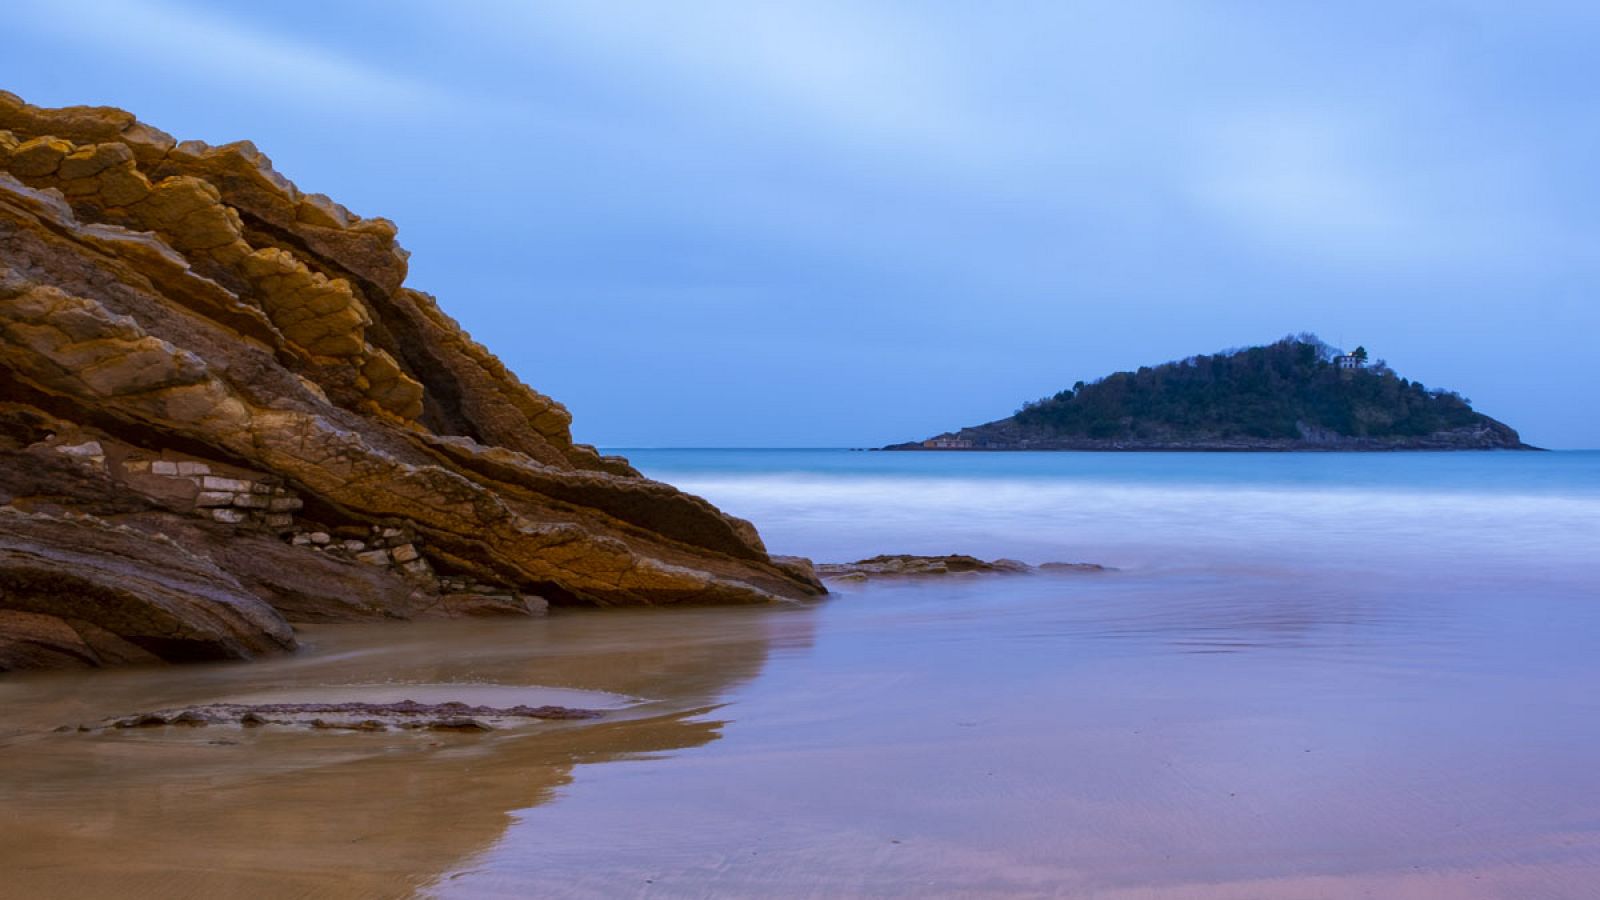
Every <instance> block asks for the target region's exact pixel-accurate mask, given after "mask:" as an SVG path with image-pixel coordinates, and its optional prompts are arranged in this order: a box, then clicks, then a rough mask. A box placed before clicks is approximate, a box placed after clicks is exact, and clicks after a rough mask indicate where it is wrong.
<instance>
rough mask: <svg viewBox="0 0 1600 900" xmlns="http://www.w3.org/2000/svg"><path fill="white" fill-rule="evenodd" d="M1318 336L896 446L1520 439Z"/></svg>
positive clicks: (1116, 379)
mask: <svg viewBox="0 0 1600 900" xmlns="http://www.w3.org/2000/svg"><path fill="white" fill-rule="evenodd" d="M1340 357H1341V354H1340V353H1339V352H1338V351H1336V350H1335V349H1333V348H1332V347H1329V346H1328V345H1327V344H1324V343H1323V342H1322V341H1320V340H1318V339H1317V338H1316V337H1315V336H1313V335H1308V334H1302V335H1297V336H1291V337H1286V338H1284V339H1283V340H1280V341H1278V342H1276V343H1274V344H1269V345H1267V346H1264V347H1250V348H1247V349H1243V350H1230V351H1226V352H1223V353H1216V354H1211V355H1207V356H1191V357H1189V358H1188V359H1184V360H1179V361H1177V362H1169V363H1165V364H1163V365H1159V366H1153V367H1151V366H1145V367H1142V368H1140V369H1139V370H1138V371H1137V372H1117V373H1116V374H1113V375H1108V376H1106V377H1105V378H1102V379H1100V380H1098V381H1095V382H1093V383H1090V384H1085V383H1083V382H1078V383H1077V384H1075V385H1073V386H1072V387H1071V388H1069V389H1067V390H1064V391H1061V392H1060V393H1057V394H1055V395H1053V396H1050V397H1045V398H1043V399H1041V400H1036V401H1033V402H1030V403H1026V404H1024V405H1023V407H1022V409H1020V410H1018V411H1017V413H1016V414H1015V415H1013V416H1012V417H1010V418H1008V419H1001V420H999V421H997V422H990V423H989V424H987V425H979V426H976V427H973V428H964V429H962V430H960V431H959V432H955V433H947V434H945V435H940V436H939V437H938V438H931V439H929V440H928V441H923V442H919V443H915V444H899V445H896V446H895V447H893V448H891V449H973V450H985V449H992V450H1013V449H1045V450H1048V449H1134V450H1137V449H1219V450H1220V449H1455V448H1461V449H1468V448H1473V449H1475V448H1520V447H1523V446H1524V445H1523V444H1522V442H1521V440H1520V439H1519V438H1518V436H1517V433H1516V432H1515V431H1514V430H1512V429H1511V428H1510V427H1509V426H1507V425H1505V424H1503V423H1501V422H1497V421H1495V420H1494V419H1491V418H1489V417H1488V416H1485V415H1483V414H1481V413H1478V412H1475V411H1473V409H1472V406H1471V405H1470V403H1469V402H1468V401H1467V400H1466V399H1465V398H1463V397H1461V396H1460V395H1459V394H1456V393H1454V392H1452V391H1445V390H1439V389H1429V388H1427V387H1424V386H1423V385H1422V384H1421V383H1420V382H1415V381H1410V380H1408V379H1405V378H1402V377H1401V376H1399V375H1398V374H1396V373H1395V372H1394V371H1393V370H1391V369H1390V368H1389V367H1388V366H1387V365H1385V364H1384V363H1383V362H1382V361H1377V362H1373V363H1369V362H1368V360H1367V353H1366V351H1365V350H1364V349H1361V348H1358V349H1357V350H1356V351H1355V352H1354V353H1352V354H1350V355H1349V356H1348V357H1345V358H1343V359H1341V358H1340Z"/></svg>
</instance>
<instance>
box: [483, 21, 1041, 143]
mask: <svg viewBox="0 0 1600 900" xmlns="http://www.w3.org/2000/svg"><path fill="white" fill-rule="evenodd" d="M492 17H493V19H494V20H498V21H500V22H501V23H504V22H506V21H516V22H519V23H520V24H521V25H522V26H523V29H524V32H525V34H526V36H527V37H528V39H529V40H533V41H541V42H547V43H549V44H550V45H553V46H559V47H561V48H562V49H564V50H568V51H570V50H573V49H576V50H578V51H579V52H580V53H582V54H584V55H586V56H588V57H589V60H590V62H591V64H595V63H598V64H599V65H600V66H602V67H604V68H606V69H608V70H609V71H611V72H612V73H614V74H615V77H617V78H618V79H619V80H623V81H629V82H632V84H631V87H633V88H634V89H636V90H638V91H640V92H650V91H657V92H661V93H662V94H664V95H665V96H666V97H667V98H668V102H669V103H670V104H672V105H673V107H674V110H675V112H677V113H678V114H679V115H680V116H683V115H685V114H693V113H696V112H698V113H700V114H703V115H705V116H706V117H707V118H711V119H715V120H721V122H722V123H723V124H727V123H729V122H743V123H745V124H750V123H759V124H760V125H761V126H763V127H768V126H774V125H776V126H779V128H780V129H781V130H782V131H783V132H785V133H786V134H787V135H788V137H789V138H790V139H791V140H793V139H796V138H799V139H800V140H803V141H815V142H821V143H823V144H831V145H834V147H835V148H836V149H843V150H847V151H852V152H861V151H866V152H869V153H883V154H890V155H897V156H898V157H899V158H900V159H901V160H902V161H904V162H905V163H906V164H910V165H915V164H917V163H919V162H923V161H927V162H933V163H936V164H941V165H944V166H947V167H951V166H954V167H983V166H988V165H991V164H993V163H994V162H995V161H996V159H997V158H1000V159H1004V158H1006V157H1008V156H1010V155H1012V154H1015V153H1016V152H1018V151H1020V150H1022V149H1023V148H1024V147H1025V146H1026V142H1025V141H1023V140H1021V139H1020V137H1019V135H1018V134H1017V132H1018V131H1019V130H1020V129H1019V128H1018V127H1017V124H1018V123H1015V122H1013V123H1010V124H1009V125H1007V124H1006V123H1004V122H1003V121H1001V120H999V119H997V118H996V117H995V116H994V115H993V114H992V113H991V111H990V109H989V108H988V104H986V103H985V102H984V98H983V97H982V96H981V95H980V92H979V91H978V90H977V86H976V85H975V84H974V83H972V81H971V75H972V74H973V71H974V70H973V69H972V68H971V67H970V66H967V65H964V64H963V63H964V61H963V60H962V59H960V58H959V57H958V56H953V55H952V54H951V53H950V49H951V47H950V42H951V37H952V36H951V35H950V34H948V33H946V32H943V31H941V29H939V28H938V27H936V24H935V23H932V22H930V21H929V20H930V19H931V18H932V17H931V16H927V15H921V14H918V13H917V11H916V10H915V9H898V10H897V9H894V8H892V7H889V6H883V5H875V6H868V5H865V4H836V3H828V2H817V3H807V4H787V3H768V2H730V0H707V2H697V3H678V4H636V5H630V6H627V7H625V8H624V7H618V6H615V5H609V4H603V3H588V2H548V3H539V4H522V3H514V4H509V5H502V6H500V7H496V8H495V12H494V13H493V16H492Z"/></svg>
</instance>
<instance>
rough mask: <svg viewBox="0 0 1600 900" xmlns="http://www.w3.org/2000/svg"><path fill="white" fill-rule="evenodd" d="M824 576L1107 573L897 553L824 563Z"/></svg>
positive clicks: (1087, 567) (1079, 566)
mask: <svg viewBox="0 0 1600 900" xmlns="http://www.w3.org/2000/svg"><path fill="white" fill-rule="evenodd" d="M816 570H817V574H818V575H821V576H822V577H823V578H835V579H839V580H847V581H864V580H866V579H868V578H909V577H921V576H931V575H955V574H963V573H969V572H978V573H990V574H1001V575H1024V574H1028V573H1030V572H1036V571H1044V572H1065V571H1073V572H1103V571H1106V568H1105V567H1104V566H1099V565H1095V564H1094V563H1058V562H1049V563H1045V564H1043V565H1041V566H1039V567H1038V568H1035V567H1033V566H1030V565H1028V564H1027V563H1025V562H1021V561H1020V560H1015V559H996V560H993V561H989V562H985V561H984V560H981V559H978V558H977V557H975V556H966V555H962V554H953V555H950V556H913V555H909V554H895V555H885V556H874V557H872V558H871V559H863V560H857V561H856V562H852V563H821V564H819V565H818V566H817V567H816Z"/></svg>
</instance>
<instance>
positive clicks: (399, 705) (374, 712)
mask: <svg viewBox="0 0 1600 900" xmlns="http://www.w3.org/2000/svg"><path fill="white" fill-rule="evenodd" d="M601 715H602V713H601V712H600V711H599V710H593V709H576V708H573V707H569V706H527V705H517V706H503V707H502V706H484V705H479V704H472V703H463V702H461V701H458V700H452V701H449V702H445V703H418V702H417V701H415V700H401V701H399V702H396V703H365V702H354V701H353V702H348V703H254V704H245V703H218V704H210V705H204V706H194V707H189V708H186V709H181V710H162V711H159V712H151V713H144V714H141V715H138V716H130V717H126V718H122V719H117V720H113V721H112V722H111V723H110V726H109V727H113V728H152V727H157V726H162V725H189V726H200V725H207V724H210V723H213V722H238V723H239V725H241V726H242V727H245V728H256V727H260V726H263V725H283V726H290V727H300V728H312V729H317V730H321V731H387V730H389V729H390V728H401V729H412V730H416V729H429V730H433V731H493V730H495V728H496V727H497V725H496V724H495V723H498V725H501V726H504V725H507V724H515V723H516V721H517V720H524V721H532V720H552V721H553V720H582V719H596V718H599V717H600V716H601ZM486 720H488V721H486ZM102 727H106V726H102ZM58 730H59V729H58ZM80 730H84V731H87V730H89V729H88V728H87V727H81V728H80Z"/></svg>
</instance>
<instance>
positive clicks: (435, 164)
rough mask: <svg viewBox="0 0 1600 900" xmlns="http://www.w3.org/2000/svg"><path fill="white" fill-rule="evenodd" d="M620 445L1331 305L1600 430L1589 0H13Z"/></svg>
mask: <svg viewBox="0 0 1600 900" xmlns="http://www.w3.org/2000/svg"><path fill="white" fill-rule="evenodd" d="M5 19H6V26H7V30H8V32H9V34H8V38H7V41H6V53H5V54H4V55H0V88H4V89H7V90H10V91H12V92H14V93H17V94H19V95H21V96H22V97H23V98H24V99H26V100H28V101H29V102H32V103H36V104H40V105H49V106H56V105H67V104H80V103H82V104H108V105H114V106H120V107H123V108H126V109H128V110H130V111H132V112H134V113H135V114H137V115H138V116H139V117H140V118H141V119H143V120H144V121H146V122H149V123H151V124H153V125H155V126H157V127H159V128H162V129H164V130H166V131H168V132H170V133H172V134H173V135H175V136H176V137H178V138H179V139H189V138H198V139H201V140H205V141H208V142H211V143H224V142H227V141H232V140H239V139H249V140H251V141H254V142H255V143H256V144H257V146H259V147H260V148H261V149H262V150H263V151H265V152H266V153H267V154H268V155H269V156H270V157H271V158H272V159H273V161H274V165H275V166H276V168H277V169H278V170H279V171H280V172H282V173H283V174H285V175H287V176H288V177H289V178H290V179H292V180H294V181H295V182H296V183H297V184H298V185H299V186H300V187H301V188H302V189H304V190H307V191H317V192H322V193H326V194H329V195H331V196H332V197H334V199H336V200H338V201H340V202H342V203H344V204H345V205H346V206H348V207H350V208H351V209H352V210H353V211H355V212H357V213H359V214H362V215H367V216H375V215H381V216H386V217H388V218H390V219H393V220H394V221H395V222H396V223H397V224H398V225H399V226H400V240H401V243H402V244H403V245H405V247H406V248H407V249H409V250H410V251H411V252H412V256H411V275H410V278H409V282H408V283H409V284H410V285H411V286H413V287H416V288H419V289H421V290H425V291H428V292H430V293H433V294H435V295H437V296H438V297H439V299H440V302H441V304H442V306H443V307H444V308H445V309H446V310H447V311H448V312H450V313H451V314H452V315H453V316H455V317H456V318H457V319H458V320H459V321H460V322H461V323H462V324H463V325H464V326H465V327H466V328H467V329H468V330H469V331H471V332H472V334H473V335H474V336H475V337H476V338H477V339H479V340H480V341H482V342H483V343H484V344H486V345H488V346H489V347H490V349H492V350H494V351H495V352H496V353H498V354H499V355H500V356H501V357H502V358H503V359H504V360H505V361H506V362H507V363H508V364H509V365H510V366H511V367H512V368H513V369H514V370H515V371H516V372H517V373H519V374H520V375H521V376H522V378H523V379H524V380H525V381H526V382H528V383H529V384H530V385H532V386H534V387H535V388H537V389H538V390H540V391H542V392H544V393H547V394H549V395H551V396H553V397H555V398H557V399H558V400H561V401H562V402H563V403H565V404H566V405H567V406H568V408H570V409H571V410H572V412H573V415H574V418H575V421H574V424H573V432H574V436H575V437H576V438H577V439H578V440H581V441H585V442H589V443H596V444H599V445H602V446H607V447H709V446H729V447H732V446H782V447H805V446H848V447H861V446H876V445H881V444H885V443H889V442H894V441H902V440H909V439H920V438H922V437H926V436H928V435H931V434H934V433H938V432H942V431H945V430H949V429H954V428H957V427H960V426H964V425H973V424H978V423H981V422H985V421H989V420H992V419H997V418H1002V417H1004V416H1007V415H1010V414H1011V413H1012V412H1013V411H1015V410H1016V409H1017V408H1018V407H1019V406H1020V405H1021V404H1022V402H1023V401H1025V400H1029V399H1033V398H1037V397H1041V396H1045V395H1048V394H1052V393H1054V392H1056V391H1058V390H1060V389H1062V388H1064V387H1067V386H1069V385H1071V384H1072V383H1073V382H1075V381H1078V380H1080V379H1081V380H1092V379H1094V378H1096V377H1099V376H1103V375H1105V374H1108V373H1110V372H1113V371H1116V370H1119V369H1128V368H1136V367H1138V366H1140V365H1145V364H1155V363H1159V362H1163V361H1166V360H1170V359H1177V358H1182V357H1185V356H1189V355H1192V354H1196V353H1207V352H1215V351H1218V350H1221V349H1224V348H1228V347H1237V346H1247V345H1251V344H1260V343H1266V342H1269V341H1272V340H1274V339H1277V338H1279V337H1282V336H1283V335H1285V334H1289V333H1298V332H1303V331H1309V332H1314V333H1316V334H1318V335H1320V336H1321V337H1322V338H1323V339H1324V340H1326V341H1328V342H1330V343H1332V344H1334V345H1336V346H1343V347H1345V348H1347V349H1349V348H1353V347H1355V346H1356V345H1357V344H1361V345H1364V346H1366V347H1367V348H1368V350H1369V351H1371V353H1372V354H1373V356H1374V357H1377V358H1382V359H1385V360H1387V361H1388V362H1389V364H1390V365H1391V366H1393V367H1394V368H1395V369H1396V370H1398V371H1399V372H1400V373H1401V374H1402V375H1405V376H1407V377H1410V378H1412V379H1414V380H1418V381H1421V382H1423V383H1425V384H1427V385H1428V386H1430V387H1435V386H1437V387H1446V388H1450V389H1454V390H1457V391H1459V392H1461V393H1462V394H1463V395H1465V396H1467V397H1469V398H1470V399H1471V400H1472V401H1473V403H1474V405H1475V406H1476V407H1477V408H1478V409H1479V410H1480V411H1482V412H1485V413H1487V414H1489V415H1492V416H1495V417H1497V418H1500V419H1502V420H1504V421H1506V422H1508V423H1509V424H1511V425H1512V426H1514V427H1516V428H1518V429H1519V430H1520V431H1521V432H1522V436H1523V438H1524V440H1527V441H1529V442H1531V443H1535V444H1539V445H1542V446H1548V447H1555V448H1575V447H1589V448H1593V447H1600V402H1597V401H1596V400H1595V399H1594V398H1595V397H1596V395H1597V393H1600V392H1597V388H1600V384H1597V380H1600V375H1597V366H1596V363H1597V362H1600V350H1597V348H1596V343H1595V339H1596V334H1597V333H1600V297H1597V287H1600V165H1597V163H1596V161H1597V160H1600V115H1597V113H1600V102H1597V101H1600V54H1596V53H1595V52H1594V47H1595V46H1596V45H1597V43H1600V4H1595V3H1592V2H1572V3H1560V2H1550V3H1540V2H1528V3H1522V4H1506V3H1503V2H1498V0H1496V2H1476V0H1411V2H1396V0H1385V2H1366V0H1346V2H1340V3H1326V2H1296V0H1281V2H1270V0H1258V2H1224V0H1216V2H1206V0H1184V2H1154V0H1151V2H1146V0H1106V2H1066V0H1056V2H1039V3H1032V2H1020V0H1019V2H1001V3H994V4H978V3H958V2H949V3H936V2H903V3H884V2H873V0H841V2H831V0H807V2H798V0H796V2H788V3H775V2H763V0H727V2H723V0H675V2H672V3H656V2H647V0H638V2H634V3H620V2H607V0H572V2H568V0H539V2H515V0H504V2H492V0H482V2H461V3H431V2H405V0H360V2H343V3H341V2H334V0H320V2H315V3H309V2H278V0H275V2H272V3H235V2H216V0H212V2H186V0H102V2H88V0H8V3H7V11H6V13H5Z"/></svg>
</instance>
